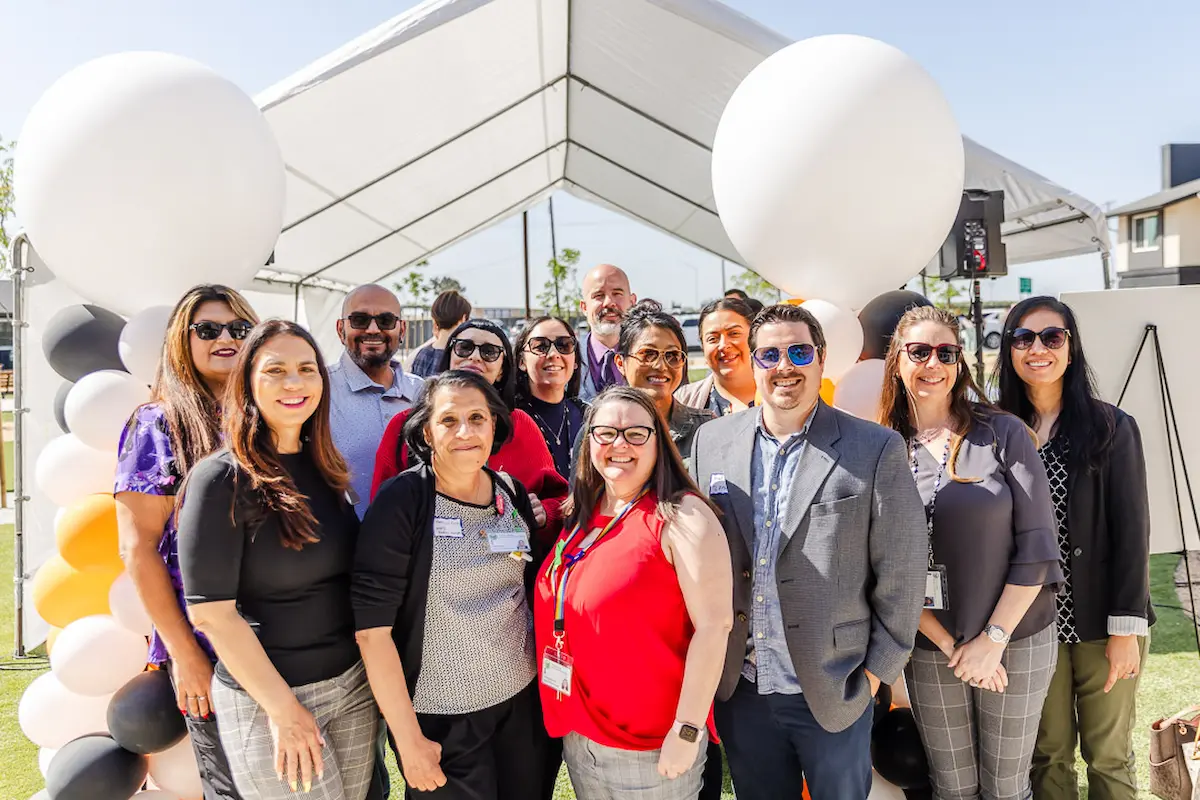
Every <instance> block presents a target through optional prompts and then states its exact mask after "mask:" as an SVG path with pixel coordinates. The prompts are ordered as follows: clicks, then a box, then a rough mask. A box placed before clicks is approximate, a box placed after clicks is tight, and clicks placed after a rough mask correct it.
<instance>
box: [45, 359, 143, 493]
mask: <svg viewBox="0 0 1200 800" xmlns="http://www.w3.org/2000/svg"><path fill="white" fill-rule="evenodd" d="M148 402H150V388H149V387H148V386H147V385H146V384H145V383H144V382H143V381H141V380H139V379H138V378H135V377H133V376H132V375H130V374H129V373H128V372H118V371H117V370H115V369H104V370H100V371H99V372H93V373H91V374H88V375H84V376H83V377H82V378H80V379H79V381H78V382H77V383H76V384H75V385H74V386H72V387H71V391H70V392H68V393H67V403H66V408H65V411H64V416H65V417H66V418H67V427H68V428H70V429H71V433H72V434H73V435H74V436H77V437H78V438H79V440H80V441H81V442H83V443H84V444H86V445H87V446H88V447H94V448H96V449H97V450H111V451H113V452H114V453H115V452H116V451H117V444H118V443H119V442H120V440H121V431H122V430H123V429H124V428H125V423H127V422H128V421H129V415H130V414H132V413H133V412H134V409H136V408H137V407H138V406H140V405H141V404H142V403H148ZM110 490H111V487H110Z"/></svg>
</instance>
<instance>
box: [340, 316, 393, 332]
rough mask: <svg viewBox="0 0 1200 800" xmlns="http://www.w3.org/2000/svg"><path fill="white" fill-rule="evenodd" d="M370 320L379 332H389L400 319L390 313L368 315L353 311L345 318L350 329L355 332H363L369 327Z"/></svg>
mask: <svg viewBox="0 0 1200 800" xmlns="http://www.w3.org/2000/svg"><path fill="white" fill-rule="evenodd" d="M372 320H373V321H374V322H375V324H376V325H378V326H379V330H381V331H390V330H394V329H395V327H396V323H398V322H399V321H400V318H399V317H397V316H396V315H395V314H393V313H392V312H390V311H385V312H383V313H382V314H368V313H367V312H365V311H355V312H354V313H353V314H350V315H349V316H347V317H346V321H347V322H349V323H350V327H351V328H354V330H356V331H365V330H366V329H367V328H369V327H371V322H372Z"/></svg>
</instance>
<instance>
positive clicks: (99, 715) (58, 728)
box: [17, 672, 112, 750]
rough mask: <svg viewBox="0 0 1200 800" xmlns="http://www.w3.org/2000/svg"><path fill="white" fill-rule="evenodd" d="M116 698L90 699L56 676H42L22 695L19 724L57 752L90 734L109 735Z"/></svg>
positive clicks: (28, 734) (29, 735) (40, 744)
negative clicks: (112, 701)
mask: <svg viewBox="0 0 1200 800" xmlns="http://www.w3.org/2000/svg"><path fill="white" fill-rule="evenodd" d="M110 699H112V695H100V696H98V697H88V696H86V695H81V694H76V693H75V692H72V691H70V690H69V689H67V688H66V687H65V686H63V685H62V682H61V681H59V679H58V677H57V676H56V675H55V674H54V673H53V672H47V673H45V674H43V675H39V676H38V677H37V678H36V679H35V680H34V681H33V683H31V684H29V686H28V687H27V688H26V689H25V693H24V694H23V695H21V703H20V705H18V706H17V720H18V722H20V725H21V730H22V731H23V732H24V734H25V736H26V738H28V739H29V740H30V741H31V742H33V743H34V744H36V745H37V746H38V747H48V748H51V749H53V750H57V749H58V748H60V747H62V746H63V745H64V744H66V743H67V742H70V741H72V740H74V739H78V738H79V737H80V736H86V735H87V734H89V733H108V701H109V700H110Z"/></svg>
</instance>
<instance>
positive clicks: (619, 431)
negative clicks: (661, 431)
mask: <svg viewBox="0 0 1200 800" xmlns="http://www.w3.org/2000/svg"><path fill="white" fill-rule="evenodd" d="M588 434H589V435H590V436H591V437H592V441H594V442H595V443H596V444H612V443H614V442H616V441H617V438H618V437H620V438H622V439H624V440H625V441H626V443H628V444H630V445H632V446H633V447H641V446H642V445H644V444H645V443H646V442H648V441H650V437H651V436H653V435H654V428H651V427H650V426H648V425H630V426H629V427H628V428H614V427H612V426H611V425H593V426H592V427H590V428H588Z"/></svg>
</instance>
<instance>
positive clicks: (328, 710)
mask: <svg viewBox="0 0 1200 800" xmlns="http://www.w3.org/2000/svg"><path fill="white" fill-rule="evenodd" d="M583 289H584V299H583V303H582V305H583V309H582V310H583V311H584V312H585V313H586V315H587V319H588V322H589V326H590V329H589V332H588V334H586V335H585V336H584V337H582V340H579V339H577V337H576V335H575V333H574V331H573V329H572V327H571V326H570V325H569V324H568V323H567V322H566V321H564V320H562V319H559V318H555V317H541V318H538V319H535V320H531V321H530V323H529V324H528V326H527V327H526V328H525V329H524V331H523V332H522V333H521V335H520V336H519V337H518V338H517V340H516V342H515V343H510V341H509V339H508V336H507V335H506V334H505V332H504V331H503V330H502V329H500V328H499V327H497V326H496V325H495V324H493V323H491V322H489V321H487V320H482V319H473V318H471V306H470V304H469V303H467V301H466V300H465V299H463V298H462V297H461V296H459V295H458V294H456V293H448V294H446V295H444V296H442V297H439V298H438V300H437V302H435V303H434V306H433V309H432V312H433V317H434V324H435V334H436V335H435V339H434V341H433V343H432V344H431V345H430V346H428V347H426V348H423V349H422V350H421V351H420V352H419V353H418V354H417V357H416V360H415V362H414V364H413V365H412V370H413V371H412V372H408V371H405V369H404V368H403V367H402V366H401V365H400V364H398V363H397V362H396V361H395V360H394V357H395V355H396V353H397V351H398V349H399V345H400V341H401V337H402V336H403V333H404V321H403V320H402V319H401V316H400V307H399V303H398V301H397V299H396V298H395V296H394V295H393V294H392V293H391V292H389V291H388V290H386V289H384V288H382V287H379V286H374V285H370V286H363V287H359V288H358V289H356V290H354V291H352V292H351V293H350V294H348V295H347V297H346V298H345V303H344V306H343V309H342V313H341V315H340V319H339V320H338V322H337V331H338V334H339V337H340V339H341V341H342V343H343V344H344V345H345V352H344V353H343V354H342V355H341V357H340V358H339V360H338V361H337V362H336V363H334V364H329V365H327V364H326V363H325V361H324V359H323V358H322V355H321V351H320V349H319V348H318V347H317V344H316V342H315V341H314V339H313V337H312V336H311V334H310V333H309V332H308V331H306V330H305V329H304V328H303V327H301V326H299V325H297V324H295V323H292V322H286V321H280V320H268V321H265V322H260V321H259V320H258V318H257V316H256V315H255V313H254V310H253V309H252V308H250V306H249V305H248V304H247V303H246V301H245V300H244V299H243V298H242V297H241V296H240V295H239V294H238V293H237V292H235V291H233V290H231V289H228V288H226V287H222V286H213V285H203V286H198V287H196V288H194V289H192V290H191V291H190V292H188V293H187V295H185V296H184V297H183V298H182V299H181V300H180V302H179V304H178V305H177V306H176V308H175V310H174V313H173V314H172V317H171V321H170V326H169V329H168V332H167V339H166V343H165V346H164V350H163V355H162V360H161V362H160V365H159V369H158V374H157V378H156V381H155V385H154V387H153V395H154V400H153V402H151V403H149V404H147V405H145V406H142V407H141V408H139V409H138V410H137V411H136V412H135V413H134V415H133V417H132V418H131V419H130V421H129V423H128V425H127V427H126V428H125V431H124V432H123V433H122V435H121V442H120V449H119V453H120V455H119V461H118V469H117V475H116V482H115V489H114V491H115V495H116V499H117V509H118V528H119V532H120V540H121V552H122V557H123V558H124V560H125V563H126V566H127V569H128V571H129V574H130V575H131V577H132V578H133V581H134V583H135V585H136V586H137V589H138V592H139V594H140V596H141V598H142V600H143V602H144V604H145V606H146V609H147V611H148V612H149V614H150V616H151V618H152V620H153V622H154V634H153V637H152V640H151V650H150V657H151V661H152V662H153V663H155V664H156V665H159V666H161V667H162V668H163V669H166V670H168V671H169V673H170V675H171V677H172V680H173V682H174V685H175V687H176V693H177V699H178V704H179V708H180V710H181V711H182V712H183V713H184V714H185V715H186V718H187V725H188V729H189V731H190V733H191V741H192V745H193V748H194V750H195V753H196V758H197V762H198V764H199V766H200V772H201V777H202V782H203V784H204V791H205V798H206V800H275V799H276V798H289V797H293V796H295V795H296V794H297V793H300V794H302V795H303V796H306V797H312V798H317V799H318V800H364V798H371V800H381V799H382V798H386V797H388V796H389V794H391V793H393V789H394V787H391V786H389V782H388V773H387V770H386V767H385V765H384V753H385V749H386V748H387V747H389V746H390V747H391V748H392V749H393V751H394V752H395V754H396V757H397V760H398V763H399V766H400V769H401V771H402V773H403V775H404V779H405V784H406V789H405V791H406V796H408V797H413V798H417V797H426V796H427V797H430V798H443V799H444V800H460V799H461V800H543V799H546V800H548V799H549V798H550V797H552V795H553V792H554V785H555V781H556V779H557V777H558V774H559V771H560V768H561V766H562V764H563V763H564V762H565V764H566V767H567V770H568V773H569V776H570V780H571V783H572V784H573V786H574V790H575V794H576V796H578V797H579V798H581V799H582V800H635V798H636V799H639V800H640V799H641V798H645V799H646V800H675V799H676V798H678V800H685V799H689V798H704V800H716V799H717V798H719V797H720V794H721V785H722V773H723V759H724V760H727V762H728V767H729V772H730V774H731V777H732V781H733V786H734V790H735V792H736V794H737V796H738V798H739V799H740V800H779V799H780V798H799V797H800V794H801V790H802V787H803V786H804V785H805V784H806V785H807V789H808V793H809V795H810V796H811V797H812V798H813V800H855V799H858V800H863V799H865V798H866V797H867V795H868V794H869V792H870V787H871V780H872V770H871V757H870V738H871V727H872V719H873V710H874V705H875V703H874V700H873V698H874V696H875V695H876V693H877V692H878V690H879V688H880V686H881V685H884V684H889V685H890V684H898V683H900V682H901V681H903V682H904V684H905V685H906V686H907V689H908V696H909V698H910V700H911V705H912V709H913V714H914V717H915V719H916V721H917V725H918V729H919V731H920V735H921V738H922V741H923V743H924V747H925V750H926V754H927V757H928V763H929V768H930V782H931V785H932V787H933V793H934V796H935V797H938V798H1028V797H1030V796H1032V795H1034V794H1036V796H1037V797H1038V798H1074V797H1076V796H1077V795H1076V788H1075V787H1076V775H1075V750H1076V747H1077V746H1080V745H1081V746H1082V751H1083V754H1084V757H1085V760H1086V761H1087V765H1088V776H1087V777H1088V783H1089V786H1090V791H1091V793H1092V796H1093V797H1106V798H1133V797H1135V796H1136V789H1135V762H1134V760H1133V754H1132V730H1133V720H1134V713H1135V696H1136V687H1137V683H1138V676H1139V675H1140V672H1141V666H1142V663H1143V661H1144V659H1145V655H1146V643H1147V640H1148V636H1149V627H1150V626H1151V625H1152V624H1153V622H1154V617H1153V612H1152V610H1151V608H1150V603H1149V578H1148V549H1149V517H1148V507H1147V499H1146V485H1145V484H1146V477H1145V467H1144V462H1143V456H1142V452H1141V442H1140V437H1139V433H1138V428H1137V425H1136V423H1135V422H1134V420H1133V419H1132V418H1130V417H1128V416H1127V415H1125V414H1123V413H1122V412H1120V411H1119V410H1117V409H1115V408H1114V407H1112V406H1110V405H1107V404H1105V403H1103V402H1101V401H1100V400H1099V399H1098V398H1097V397H1096V393H1095V391H1094V388H1093V385H1092V382H1091V378H1090V374H1089V371H1088V367H1087V362H1086V360H1085V358H1084V350H1083V345H1082V342H1081V340H1080V336H1079V332H1078V330H1077V327H1076V324H1075V320H1074V317H1073V315H1072V313H1071V310H1070V309H1069V308H1068V307H1067V306H1065V305H1063V304H1061V303H1059V302H1058V301H1056V300H1054V299H1051V298H1046V297H1042V298H1033V299H1029V300H1025V301H1023V302H1022V303H1020V304H1018V305H1017V306H1016V307H1015V308H1014V309H1013V310H1012V312H1011V313H1010V314H1009V317H1008V320H1007V322H1006V324H1005V328H1004V334H1003V343H1002V346H1001V351H1000V359H999V363H998V366H997V375H996V378H997V381H998V387H999V391H998V397H999V400H998V402H996V403H993V402H992V401H989V400H988V399H987V395H986V394H985V393H984V392H983V391H981V390H980V388H979V387H977V386H976V385H975V384H974V382H973V381H972V378H971V375H970V372H969V370H968V368H967V366H966V365H965V364H964V363H963V357H962V356H963V352H962V345H961V342H960V337H959V328H958V321H957V319H956V317H955V316H954V315H952V314H950V313H948V312H945V311H941V310H938V309H934V308H917V309H913V310H912V311H910V312H909V313H907V314H906V315H905V316H904V318H903V319H902V320H901V322H900V325H899V327H898V328H897V330H896V333H895V335H894V337H893V340H892V342H891V346H890V348H889V351H888V355H887V360H886V368H885V370H886V371H885V376H884V386H883V398H882V402H881V407H880V409H879V417H878V421H877V422H876V421H866V420H862V419H859V418H856V417H854V416H851V415H849V414H846V413H844V412H842V411H840V410H838V409H835V408H833V407H831V406H829V405H826V404H825V403H824V402H822V401H821V399H820V395H819V392H820V387H821V381H822V369H823V364H824V361H825V355H826V342H825V337H824V334H823V332H822V329H821V326H820V323H819V322H818V321H817V320H816V319H815V318H814V317H813V316H812V315H811V314H810V313H809V312H808V311H806V310H805V309H803V308H801V307H799V306H795V305H787V304H780V305H773V306H768V307H766V308H762V307H761V306H760V305H752V303H753V301H749V300H748V299H747V298H744V297H737V296H727V297H725V298H722V299H720V300H717V301H715V302H713V303H710V304H709V305H708V306H706V307H705V308H704V309H703V311H702V312H701V317H700V334H701V339H702V344H703V349H704V354H705V358H706V360H707V362H708V365H709V367H710V369H711V374H710V375H709V376H707V377H706V378H704V379H703V380H702V381H699V382H697V383H689V381H688V354H687V350H688V348H687V343H686V340H685V338H684V334H683V330H682V329H681V327H680V325H679V323H678V321H676V320H675V318H674V317H672V316H671V315H669V314H667V313H665V312H664V311H663V310H662V308H661V307H660V306H659V305H658V304H657V303H655V302H653V301H642V302H638V301H637V298H636V296H635V295H634V294H633V292H632V291H631V290H630V285H629V280H628V278H627V276H626V275H625V273H624V272H622V271H621V270H620V269H618V268H617V267H614V266H611V265H601V266H599V267H596V268H595V269H593V270H591V271H590V272H589V273H588V275H587V276H586V278H585V280H584V284H583ZM414 372H419V373H420V375H421V376H422V377H417V376H416V375H415V374H414Z"/></svg>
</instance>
